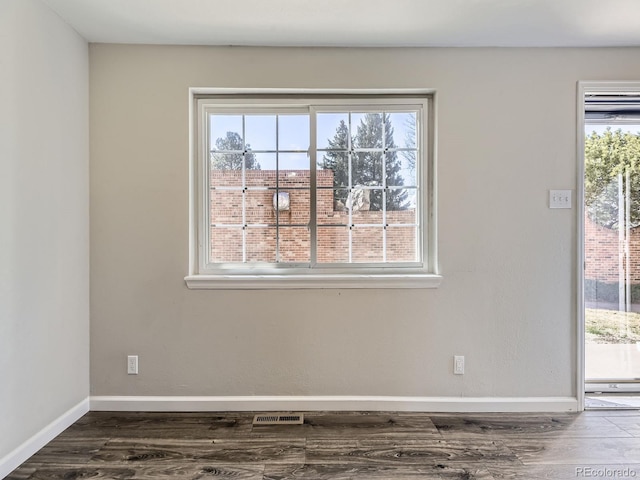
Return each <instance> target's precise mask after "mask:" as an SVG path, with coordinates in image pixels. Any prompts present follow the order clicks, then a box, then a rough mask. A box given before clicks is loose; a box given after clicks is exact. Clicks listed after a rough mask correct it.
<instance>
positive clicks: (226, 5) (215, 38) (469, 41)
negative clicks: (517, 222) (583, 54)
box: [43, 0, 640, 47]
mask: <svg viewBox="0 0 640 480" xmlns="http://www.w3.org/2000/svg"><path fill="white" fill-rule="evenodd" d="M43 1H44V2H45V3H46V4H47V5H49V6H50V7H51V8H52V9H53V10H54V11H55V12H57V13H58V15H60V16H61V17H62V18H63V19H64V20H65V21H66V22H68V23H69V24H70V25H71V26H72V27H73V28H75V29H76V30H77V31H78V32H79V33H80V34H81V35H82V36H83V37H85V38H86V39H87V40H88V41H90V42H102V43H145V44H178V45H271V46H367V47H369V46H385V47H396V46H443V47H487V46H488V47H494V46H497V47H598V46H602V47H612V46H640V0H316V1H311V0H43Z"/></svg>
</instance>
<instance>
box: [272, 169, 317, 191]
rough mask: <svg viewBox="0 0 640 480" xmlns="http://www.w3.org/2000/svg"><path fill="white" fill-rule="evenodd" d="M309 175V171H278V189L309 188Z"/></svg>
mask: <svg viewBox="0 0 640 480" xmlns="http://www.w3.org/2000/svg"><path fill="white" fill-rule="evenodd" d="M310 178H311V173H310V172H309V170H284V171H280V173H279V175H278V181H279V182H280V183H279V186H280V188H282V189H287V188H301V187H302V188H309V187H310V185H311V183H310Z"/></svg>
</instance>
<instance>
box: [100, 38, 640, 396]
mask: <svg viewBox="0 0 640 480" xmlns="http://www.w3.org/2000/svg"><path fill="white" fill-rule="evenodd" d="M639 54H640V50H638V49H612V50H606V49H600V50H597V49H595V50H591V49H583V50H574V49H475V50H473V49H396V50H394V49H369V50H357V49H346V48H345V49H278V48H262V49H261V48H208V47H162V46H126V45H92V46H91V47H90V76H91V87H90V90H91V94H90V100H91V121H90V127H91V264H92V269H91V319H92V326H91V362H92V363H91V378H92V386H91V391H92V394H94V395H403V396H404V395H406V396H513V397H517V396H574V395H576V391H575V376H576V360H575V358H576V342H575V338H576V307H575V295H576V284H577V281H576V275H575V271H576V261H575V257H576V248H575V244H576V233H575V232H576V225H577V213H576V212H577V210H576V209H575V208H574V209H573V210H550V209H548V208H547V198H548V193H547V190H548V189H550V188H571V189H575V188H576V172H577V168H576V147H575V144H576V82H577V81H578V80H581V79H582V80H598V79H602V80H605V79H615V80H632V79H639V78H640V63H639V62H638V61H637V60H638V57H639ZM189 87H292V88H302V87H310V88H313V87H318V88H402V87H412V88H435V89H436V91H437V102H438V121H437V138H438V169H439V172H438V183H439V195H438V201H439V212H438V213H439V218H440V221H439V232H440V242H439V247H440V266H441V270H442V273H443V275H444V281H443V283H442V286H441V287H440V288H438V289H431V290H343V291H340V290H308V291H304V290H301V291H193V290H189V289H187V287H186V286H185V284H184V281H183V277H184V275H185V274H186V273H187V267H188V265H187V263H188V201H189V191H188V164H189V158H188V148H189V144H188V142H189V136H188V94H187V91H188V88H189ZM134 353H135V354H138V355H140V375H138V376H127V375H126V361H125V357H126V355H127V354H134ZM454 354H460V355H465V356H466V360H467V365H466V370H467V373H466V375H464V376H454V375H452V365H451V364H452V355H454Z"/></svg>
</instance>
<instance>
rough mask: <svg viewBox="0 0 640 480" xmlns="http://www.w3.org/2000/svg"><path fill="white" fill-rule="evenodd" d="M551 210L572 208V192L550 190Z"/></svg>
mask: <svg viewBox="0 0 640 480" xmlns="http://www.w3.org/2000/svg"><path fill="white" fill-rule="evenodd" d="M549 208H571V190H549Z"/></svg>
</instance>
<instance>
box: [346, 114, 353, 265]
mask: <svg viewBox="0 0 640 480" xmlns="http://www.w3.org/2000/svg"><path fill="white" fill-rule="evenodd" d="M348 121H349V128H348V129H347V130H348V132H349V135H347V173H348V175H347V177H348V179H349V185H348V186H349V193H348V194H347V200H348V199H349V197H351V198H352V199H353V185H352V181H351V168H352V165H353V163H352V161H351V160H352V155H353V145H352V144H351V112H349V117H348ZM348 204H349V205H348V210H349V263H353V201H351V202H348Z"/></svg>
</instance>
